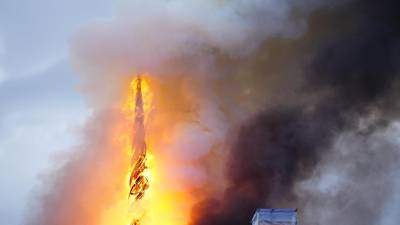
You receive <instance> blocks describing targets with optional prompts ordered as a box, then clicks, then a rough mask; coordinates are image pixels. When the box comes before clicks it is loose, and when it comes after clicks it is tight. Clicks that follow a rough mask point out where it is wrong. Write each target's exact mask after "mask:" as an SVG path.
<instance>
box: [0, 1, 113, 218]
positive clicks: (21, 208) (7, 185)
mask: <svg viewBox="0 0 400 225" xmlns="http://www.w3.org/2000/svg"><path fill="white" fill-rule="evenodd" d="M113 8H114V3H113V2H112V1H105V0H87V1H80V0H69V1H52V0H39V1H33V0H1V1H0V178H1V185H0V199H1V202H0V224H4V225H17V224H22V223H23V219H24V217H25V215H26V213H27V212H28V211H29V208H28V207H27V203H28V202H29V201H31V200H32V199H30V198H32V197H31V196H32V195H31V193H32V191H33V189H34V187H35V186H36V185H38V184H39V179H38V178H39V177H40V174H43V173H45V171H46V167H50V166H51V161H52V158H54V157H55V155H57V154H56V153H58V152H63V151H68V148H69V147H70V146H72V145H74V144H75V143H77V142H78V139H79V137H78V136H77V135H79V132H76V130H77V129H78V128H79V127H80V126H81V125H82V124H83V123H84V121H85V118H86V117H87V115H88V110H87V109H86V108H85V103H84V100H83V98H82V96H81V95H80V94H79V92H78V91H76V89H77V87H76V86H77V83H78V78H77V76H76V72H75V71H74V70H73V69H72V68H71V64H70V63H69V58H68V45H69V44H68V42H69V39H70V38H71V36H72V35H73V33H74V31H76V29H78V27H79V26H80V25H81V24H85V23H87V22H90V21H91V20H94V19H102V18H109V17H110V15H111V14H112V11H113Z"/></svg>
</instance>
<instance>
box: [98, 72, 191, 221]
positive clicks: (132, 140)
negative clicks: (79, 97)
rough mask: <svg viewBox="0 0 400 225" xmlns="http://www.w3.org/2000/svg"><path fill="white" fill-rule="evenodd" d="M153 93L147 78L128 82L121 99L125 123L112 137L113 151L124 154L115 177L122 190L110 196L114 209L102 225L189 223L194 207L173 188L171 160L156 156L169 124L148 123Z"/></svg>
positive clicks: (186, 192) (184, 194)
mask: <svg viewBox="0 0 400 225" xmlns="http://www.w3.org/2000/svg"><path fill="white" fill-rule="evenodd" d="M155 89H156V88H155V87H154V88H153V87H152V86H151V82H150V80H149V78H148V76H147V75H146V74H144V75H141V76H137V77H135V78H134V79H133V80H131V81H130V82H129V87H128V88H127V90H128V92H127V96H126V100H125V101H124V102H123V104H121V107H120V113H121V115H122V116H123V117H124V119H123V121H125V124H119V125H118V129H115V130H116V131H115V132H114V133H115V134H113V135H114V136H115V142H116V144H115V146H116V148H117V149H115V150H116V151H122V152H123V154H124V155H125V156H124V157H125V158H126V164H125V166H124V167H123V168H122V169H121V170H123V171H121V174H119V175H116V176H120V177H121V188H120V189H119V190H118V191H116V193H115V200H114V204H113V205H111V206H110V207H109V209H108V211H107V212H106V213H104V215H102V220H101V221H102V223H101V224H102V225H131V224H141V225H156V224H157V225H158V224H164V225H185V224H188V222H189V216H190V211H191V205H192V202H193V198H192V196H191V194H190V191H189V190H182V189H180V188H175V187H174V185H173V184H174V182H179V181H176V180H171V173H173V171H169V168H171V165H172V164H174V163H175V161H174V160H173V157H167V156H165V155H163V154H159V153H160V152H162V145H161V144H160V143H162V141H160V139H163V138H167V139H168V137H165V132H164V131H165V130H168V128H167V127H162V126H161V125H160V124H162V125H165V124H168V123H166V122H165V121H161V122H160V121H159V120H153V118H155V117H156V116H157V115H156V114H155V113H153V111H154V110H153V109H155V108H157V104H155V103H154V101H153V97H154V96H153V94H154V90H155ZM157 94H159V93H157ZM138 104H139V105H138ZM157 112H158V111H157ZM163 118H165V117H163ZM157 122H158V123H159V124H153V123H157ZM148 126H153V129H152V130H151V132H146V131H147V127H148ZM154 127H155V128H154ZM157 131H159V132H157ZM161 133H162V134H161ZM171 184H172V185H171Z"/></svg>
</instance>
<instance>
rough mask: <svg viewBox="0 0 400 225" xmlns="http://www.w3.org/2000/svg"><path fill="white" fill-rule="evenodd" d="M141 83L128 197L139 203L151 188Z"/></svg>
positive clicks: (137, 93)
mask: <svg viewBox="0 0 400 225" xmlns="http://www.w3.org/2000/svg"><path fill="white" fill-rule="evenodd" d="M141 83H142V80H141V77H138V79H137V84H136V97H135V118H134V119H135V120H134V134H133V140H132V151H133V157H132V161H131V166H132V172H131V176H130V178H129V187H130V191H129V195H128V198H130V197H133V198H134V201H139V200H140V199H142V198H143V196H144V195H145V192H146V190H147V189H148V188H149V179H148V177H147V176H146V175H145V170H146V169H147V164H146V161H147V155H146V150H147V149H146V141H145V128H144V110H143V95H142V86H141V85H142V84H141ZM138 223H139V220H138V219H137V218H134V220H133V222H132V224H138Z"/></svg>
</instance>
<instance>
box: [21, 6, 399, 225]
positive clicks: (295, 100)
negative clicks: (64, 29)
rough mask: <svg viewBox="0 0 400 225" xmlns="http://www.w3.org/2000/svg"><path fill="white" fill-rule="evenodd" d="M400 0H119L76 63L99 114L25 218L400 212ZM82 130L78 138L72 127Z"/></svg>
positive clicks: (64, 220)
mask: <svg viewBox="0 0 400 225" xmlns="http://www.w3.org/2000/svg"><path fill="white" fill-rule="evenodd" d="M399 9H400V2H399V1H395V0H383V1H373V0H339V1H329V0H322V1H321V0H170V1H166V0H165V1H163V0H153V1H146V0H142V1H124V2H121V4H120V7H119V8H117V9H116V10H115V12H114V16H113V17H112V18H109V19H108V20H97V21H91V22H87V23H85V24H82V26H80V28H79V29H77V30H75V32H74V33H73V34H72V37H71V40H70V62H71V63H72V65H73V66H74V68H75V71H76V73H77V74H79V86H78V89H79V91H80V92H81V93H82V94H83V95H84V97H85V101H86V104H87V105H88V107H89V108H90V116H89V118H88V119H87V121H86V123H85V126H84V129H82V130H80V131H79V132H81V133H82V135H83V137H82V140H81V143H80V144H79V145H77V146H75V147H74V148H73V150H71V151H69V152H68V154H65V155H64V157H62V159H58V161H57V163H56V164H54V165H53V167H52V168H51V170H50V171H49V172H47V173H46V175H45V176H44V178H42V181H41V184H40V187H37V191H36V192H35V193H36V196H35V198H34V201H32V206H33V207H32V211H31V212H30V219H29V220H28V224H30V225H139V224H140V225H156V224H163V225H247V224H250V223H251V218H252V216H253V214H254V212H255V210H256V209H257V208H297V209H298V214H299V216H298V217H299V218H298V220H299V224H304V225H337V224H348V225H364V224H381V225H394V224H397V222H396V221H398V220H399V219H400V217H399V215H398V212H400V191H399V190H400V164H399V160H400V136H399V135H400V124H399V119H400V79H399V78H400V74H399V68H400V20H399ZM77 132H78V131H77Z"/></svg>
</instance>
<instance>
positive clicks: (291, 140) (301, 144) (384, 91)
mask: <svg viewBox="0 0 400 225" xmlns="http://www.w3.org/2000/svg"><path fill="white" fill-rule="evenodd" d="M399 9H400V2H399V1H390V0H386V1H373V0H363V1H344V2H342V3H340V4H337V5H335V6H332V7H327V8H325V9H320V10H318V11H315V12H314V13H313V14H312V15H311V16H310V18H309V21H308V22H309V29H308V31H307V32H306V33H305V34H304V35H303V36H302V37H301V38H300V39H298V40H294V41H293V40H284V39H282V40H274V41H275V44H276V43H278V44H276V46H278V47H275V48H273V49H272V50H273V51H275V52H272V53H271V48H268V47H265V48H264V49H263V48H261V49H260V50H259V51H263V50H265V49H268V50H269V51H270V55H272V56H276V57H277V58H276V59H274V62H275V64H277V65H278V66H281V67H282V68H276V67H274V66H272V67H273V70H274V73H276V74H278V75H281V76H284V77H287V78H289V79H290V75H287V73H290V72H292V70H291V68H298V67H299V65H301V66H300V68H301V71H302V72H301V73H302V78H303V81H302V82H303V83H302V85H301V87H300V88H299V89H298V90H296V91H298V93H297V94H298V97H297V99H294V100H293V95H290V96H291V99H289V98H287V99H285V98H283V100H285V101H286V102H290V103H291V104H290V106H282V105H285V104H284V103H281V104H280V106H275V107H271V106H270V105H267V107H266V109H265V110H264V111H263V112H262V113H259V114H258V115H256V116H255V117H254V118H252V119H251V120H250V121H248V123H247V124H245V125H243V126H242V127H241V128H240V129H239V131H238V135H237V140H236V141H234V142H233V144H232V146H231V149H230V156H229V160H228V164H227V172H226V177H227V180H228V185H227V188H226V190H225V192H224V193H223V194H222V195H221V196H216V197H215V196H214V197H209V198H206V199H204V200H203V201H201V202H200V203H199V204H198V205H197V206H196V207H195V208H194V213H193V215H194V216H193V220H194V222H193V224H196V225H222V224H232V225H242V224H243V225H244V224H249V222H250V218H251V216H252V214H253V213H254V210H255V209H256V208H260V207H299V206H300V204H301V202H300V200H299V198H300V196H298V193H296V192H295V188H296V185H297V184H298V183H299V182H300V181H304V180H306V179H307V178H310V176H312V175H313V173H314V171H315V169H316V168H317V167H318V165H319V163H320V162H321V160H322V158H323V157H324V155H326V153H327V152H329V151H330V150H331V149H332V145H333V143H334V141H335V140H336V139H337V138H338V137H339V136H340V135H342V134H345V133H348V132H356V133H357V135H360V136H362V137H364V138H368V136H369V135H370V134H371V133H373V132H376V131H377V130H382V129H385V127H386V126H385V125H387V124H389V123H390V122H391V121H394V120H395V119H398V103H397V102H398V101H399V100H398V97H399V95H398V94H399V90H400V87H399V66H398V65H399V63H400V60H399V59H400V57H399V56H400V26H399V25H400V22H399V21H400V17H399V15H400V14H399V12H398V10H399ZM272 42H273V41H271V40H268V41H266V43H265V45H264V46H268V45H269V44H271V43H272ZM257 54H258V55H257ZM259 55H262V53H260V52H259V53H256V54H255V56H254V55H253V57H259ZM287 55H292V56H293V57H291V58H288V57H287ZM257 60H258V61H260V60H261V62H257V63H258V64H262V63H265V64H268V63H269V62H267V61H264V62H263V61H262V59H257ZM249 61H251V59H249ZM263 68H264V67H263V66H262V65H261V66H259V67H258V71H257V73H258V74H260V76H265V75H266V73H267V68H265V71H263ZM268 69H269V71H271V67H268ZM294 70H295V69H294ZM293 75H295V74H293ZM281 91H282V93H283V92H285V91H287V89H285V88H283V90H281ZM300 91H301V94H300ZM296 100H297V101H296ZM293 102H294V103H293ZM371 118H372V119H371ZM363 119H364V121H367V122H365V123H366V125H365V124H364V125H363V126H360V121H363ZM394 149H395V150H397V149H396V148H394ZM374 150H375V151H379V149H374ZM332 151H334V149H333V150H332ZM364 152H366V153H368V154H374V153H373V152H374V151H372V150H370V149H369V150H368V152H367V150H365V151H364ZM371 152H372V153H371ZM380 152H381V153H382V154H384V153H385V151H380ZM360 154H361V155H362V154H363V153H362V151H360ZM375 154H376V153H375ZM361 155H360V156H361ZM388 155H392V156H393V154H388ZM375 158H376V157H371V159H375ZM379 160H388V159H385V157H384V156H381V157H380V158H379ZM355 165H356V166H357V165H358V164H355ZM360 165H361V164H360ZM362 165H363V166H365V164H362ZM372 174H373V173H372ZM354 176H355V177H360V174H356V173H355V174H354ZM355 180H359V179H355ZM363 190H364V191H365V189H363ZM369 191H370V190H369ZM381 197H382V198H384V197H387V196H384V195H382V196H381ZM354 198H356V196H354ZM371 199H373V196H371ZM325 200H326V199H325ZM328 201H332V202H333V201H335V200H334V199H329V200H328ZM360 204H363V203H362V202H358V205H354V207H355V212H356V215H354V216H353V218H352V219H349V220H347V222H350V223H352V224H365V223H369V224H374V223H379V217H378V216H377V215H378V214H379V213H378V214H377V213H371V211H372V210H377V209H381V208H382V207H383V205H382V204H383V203H382V201H376V208H375V209H367V210H359V211H357V209H356V207H357V206H360ZM370 210H371V211H370ZM357 212H362V213H357ZM327 213H328V212H327ZM336 216H337V217H340V215H336ZM360 216H361V218H360ZM355 217H359V219H355ZM366 221H368V222H366ZM342 222H346V221H342ZM302 224H307V221H302ZM313 224H319V223H318V222H315V221H314V223H313ZM321 224H322V223H321Z"/></svg>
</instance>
